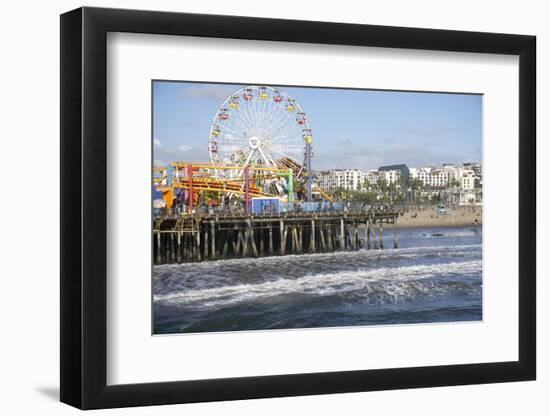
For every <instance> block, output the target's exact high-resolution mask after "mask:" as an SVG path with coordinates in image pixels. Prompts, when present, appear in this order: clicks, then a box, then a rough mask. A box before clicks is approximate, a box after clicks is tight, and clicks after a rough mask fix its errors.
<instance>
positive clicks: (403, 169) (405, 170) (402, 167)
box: [378, 164, 410, 179]
mask: <svg viewBox="0 0 550 417" xmlns="http://www.w3.org/2000/svg"><path fill="white" fill-rule="evenodd" d="M386 171H399V172H400V173H399V175H400V177H403V178H406V179H408V178H409V177H410V171H409V167H408V166H407V165H406V164H395V165H384V166H381V167H380V168H378V172H386Z"/></svg>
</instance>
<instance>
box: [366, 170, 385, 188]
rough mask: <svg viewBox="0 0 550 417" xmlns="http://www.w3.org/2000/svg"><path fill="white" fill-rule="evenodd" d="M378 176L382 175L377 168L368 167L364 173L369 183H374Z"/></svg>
mask: <svg viewBox="0 0 550 417" xmlns="http://www.w3.org/2000/svg"><path fill="white" fill-rule="evenodd" d="M380 178H383V177H382V176H381V175H380V173H379V172H378V170H377V169H369V170H368V171H367V172H366V173H365V180H366V181H367V182H368V183H369V184H371V185H376V183H377V182H378V180H379V179H380Z"/></svg>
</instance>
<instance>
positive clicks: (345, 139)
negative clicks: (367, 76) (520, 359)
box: [151, 80, 483, 335]
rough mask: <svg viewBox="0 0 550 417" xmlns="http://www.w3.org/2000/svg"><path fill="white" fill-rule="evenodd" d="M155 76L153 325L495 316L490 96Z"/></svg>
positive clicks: (204, 327)
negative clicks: (487, 180) (487, 165)
mask: <svg viewBox="0 0 550 417" xmlns="http://www.w3.org/2000/svg"><path fill="white" fill-rule="evenodd" d="M151 88H152V132H151V135H152V137H151V141H152V143H151V146H152V150H153V156H152V259H153V266H152V332H153V334H155V335H161V334H163V335H165V334H177V333H202V332H228V331H252V330H274V329H279V330H281V329H305V328H326V327H345V326H368V325H404V324H413V323H414V324H425V323H436V322H446V323H448V322H471V321H481V320H483V314H482V312H483V302H482V300H483V279H482V275H483V274H482V270H483V268H482V242H483V238H482V236H483V170H482V157H483V155H482V148H483V137H482V136H483V134H482V133H483V111H482V108H483V95H481V94H473V93H446V92H422V91H394V90H373V89H357V88H354V89H349V88H332V87H331V88H329V87H315V86H283V85H271V84H257V83H254V84H244V83H243V84H228V83H216V82H187V81H179V80H153V81H152V86H151Z"/></svg>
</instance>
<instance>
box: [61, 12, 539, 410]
mask: <svg viewBox="0 0 550 417" xmlns="http://www.w3.org/2000/svg"><path fill="white" fill-rule="evenodd" d="M61 102H62V103H61V164H62V166H61V191H62V197H61V198H62V201H61V203H62V204H61V207H62V212H61V219H62V226H61V227H62V228H61V238H62V239H61V240H62V244H61V400H62V401H63V402H65V403H68V404H71V405H73V406H76V407H79V408H83V409H90V408H110V407H123V406H137V405H154V404H171V403H186V402H199V401H217V400H232V399H246V398H263V397H276V396H296V395H312V394H324V393H340V392H353V391H369V390H386V389H398V388H416V387H433V386H443V385H460V384H479V383H493V382H505V381H523V380H532V379H535V375H536V351H535V345H536V343H535V342H536V333H535V329H536V317H535V299H536V296H535V295H536V294H535V288H536V286H535V247H536V239H535V236H536V233H535V232H536V223H535V220H536V209H535V202H536V195H535V181H534V178H535V102H536V100H535V38H534V37H532V36H525V35H508V34H491V33H474V32H458V31H445V30H430V29H414V28H397V27H383V26H371V25H355V24H340V23H326V22H311V21H291V20H276V19H265V18H251V17H232V16H213V15H197V14H185V13H167V12H149V11H135V10H115V9H99V8H81V9H77V10H74V11H71V12H68V13H66V14H64V15H62V16H61Z"/></svg>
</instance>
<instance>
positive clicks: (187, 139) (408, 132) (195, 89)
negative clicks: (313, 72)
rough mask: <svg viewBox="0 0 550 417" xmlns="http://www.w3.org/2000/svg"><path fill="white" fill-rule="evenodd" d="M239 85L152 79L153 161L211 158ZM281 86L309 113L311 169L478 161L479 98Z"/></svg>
mask: <svg viewBox="0 0 550 417" xmlns="http://www.w3.org/2000/svg"><path fill="white" fill-rule="evenodd" d="M243 86H245V85H240V84H215V83H189V82H167V81H154V82H153V140H154V147H153V149H154V157H153V158H154V160H155V163H156V164H162V165H164V164H166V163H167V162H168V161H173V160H177V161H201V162H203V161H209V160H210V157H209V154H208V136H209V133H210V126H211V125H212V120H213V118H214V116H215V115H216V113H217V111H218V109H219V107H220V105H221V104H222V102H223V101H224V100H225V99H226V98H227V97H228V96H230V95H231V94H232V93H233V92H234V91H236V90H238V89H239V88H241V87H243ZM279 88H280V89H281V90H283V91H285V92H286V93H288V94H289V95H290V96H292V97H293V98H294V99H295V100H296V101H297V102H298V103H299V104H300V106H301V107H302V109H303V110H304V112H305V113H306V114H307V118H308V121H309V125H310V128H311V130H312V133H313V150H314V157H313V160H312V168H313V169H314V170H324V169H335V168H356V169H363V170H367V169H377V168H378V167H379V166H382V165H390V164H397V163H406V164H407V165H408V166H409V167H415V168H420V167H424V166H441V165H442V164H443V163H452V164H462V163H463V162H481V159H482V96H481V95H473V94H445V93H423V92H396V91H376V90H350V89H332V88H315V87H279Z"/></svg>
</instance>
